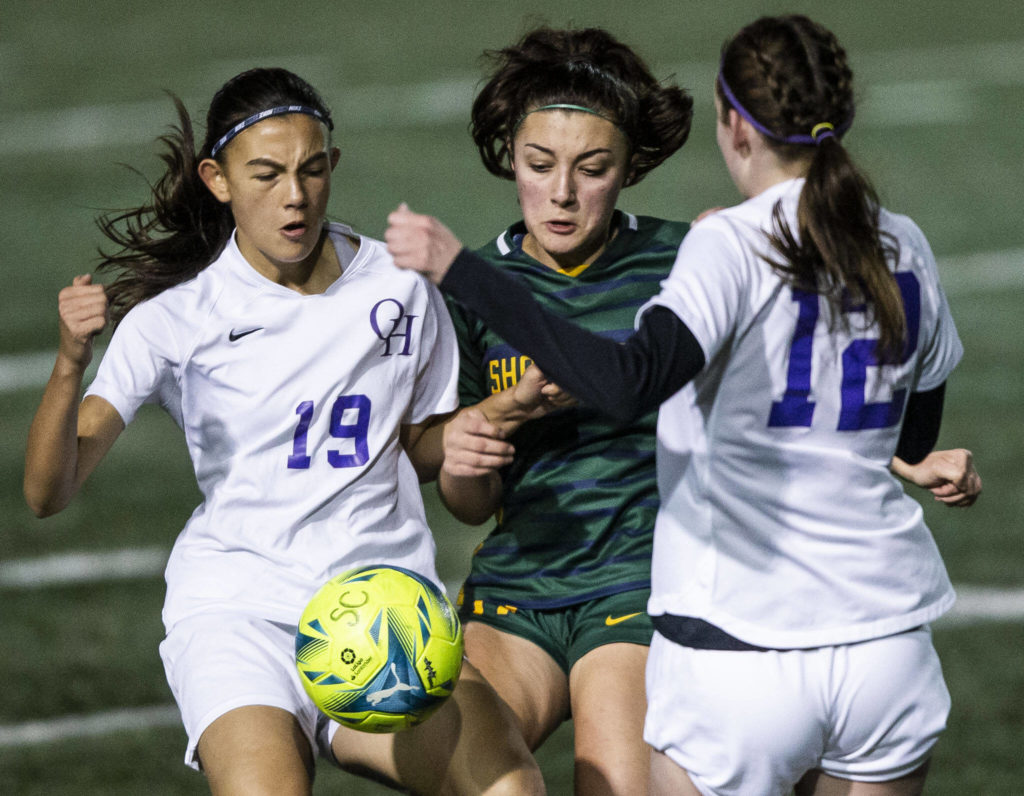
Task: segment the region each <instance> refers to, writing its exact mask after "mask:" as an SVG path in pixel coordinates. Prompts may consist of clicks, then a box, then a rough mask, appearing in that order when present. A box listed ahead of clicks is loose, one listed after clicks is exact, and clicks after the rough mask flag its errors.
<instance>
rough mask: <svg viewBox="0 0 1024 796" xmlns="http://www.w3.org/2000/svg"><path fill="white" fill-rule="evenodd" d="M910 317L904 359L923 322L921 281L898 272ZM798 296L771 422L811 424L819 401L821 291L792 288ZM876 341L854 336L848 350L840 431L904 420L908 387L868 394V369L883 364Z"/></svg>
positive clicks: (862, 308)
mask: <svg viewBox="0 0 1024 796" xmlns="http://www.w3.org/2000/svg"><path fill="white" fill-rule="evenodd" d="M895 276H896V283H897V284H898V285H899V288H900V293H901V294H902V295H903V308H904V312H905V314H906V319H907V341H906V343H905V345H904V348H903V357H902V359H901V360H900V362H901V363H902V362H906V361H907V360H908V359H909V358H910V356H911V354H913V353H914V351H916V350H917V341H918V333H919V326H920V321H921V285H920V283H919V282H918V281H917V277H916V276H914V274H912V273H910V272H901V273H898V274H896V275H895ZM792 294H793V301H795V302H796V303H797V304H798V305H799V311H798V314H797V321H796V330H795V331H794V333H793V342H792V343H791V344H790V347H789V370H788V371H787V374H786V392H785V393H784V394H783V396H782V400H781V401H775V402H773V403H772V409H771V414H770V415H769V416H768V425H769V426H770V427H775V428H781V427H793V426H810V425H811V419H812V418H813V416H814V407H815V403H814V401H812V400H811V399H810V396H811V365H812V356H811V351H812V344H813V342H814V327H815V326H816V325H817V323H818V312H819V308H818V299H819V296H818V294H817V293H810V292H808V291H804V290H797V289H795V288H794V289H793V291H792ZM865 309H866V307H865V306H864V305H859V306H856V307H850V308H848V309H847V310H846V311H847V312H864V311H865ZM875 344H876V341H875V340H873V339H871V338H860V339H857V340H852V341H851V342H850V344H849V345H847V346H846V348H845V349H844V350H843V357H842V366H843V380H842V387H841V389H842V396H841V405H840V410H839V423H838V425H837V429H838V430H839V431H859V430H860V429H865V428H888V427H889V426H894V425H896V424H897V423H898V422H899V421H900V417H901V416H902V415H903V405H904V402H905V400H906V397H907V391H906V389H900V390H896V391H894V392H893V394H892V400H891V401H884V402H879V403H868V402H867V401H865V399H864V387H865V384H866V382H867V369H868V368H869V367H876V366H878V364H879V363H878V359H877V358H876V357H875Z"/></svg>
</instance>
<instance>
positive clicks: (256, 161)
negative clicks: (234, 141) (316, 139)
mask: <svg viewBox="0 0 1024 796" xmlns="http://www.w3.org/2000/svg"><path fill="white" fill-rule="evenodd" d="M326 159H327V153H326V152H317V153H316V154H315V155H313V156H311V157H308V158H306V159H305V160H304V161H302V163H300V164H299V168H300V169H301V168H304V167H306V166H308V165H310V164H311V163H313V162H314V161H317V160H326ZM245 165H246V166H266V167H268V168H271V169H283V168H285V165H284V164H283V163H279V162H278V161H276V160H274V159H273V158H253V159H252V160H248V161H246V163H245Z"/></svg>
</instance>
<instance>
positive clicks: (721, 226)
mask: <svg viewBox="0 0 1024 796" xmlns="http://www.w3.org/2000/svg"><path fill="white" fill-rule="evenodd" d="M745 260H746V258H745V256H744V253H743V251H742V249H741V247H740V246H739V244H738V242H737V241H736V237H735V235H734V234H732V233H731V231H730V228H729V226H728V223H727V222H726V221H724V220H723V219H720V218H716V217H711V218H708V219H705V220H704V221H703V222H702V223H700V224H697V225H695V226H694V227H693V228H692V229H691V230H690V232H689V234H687V236H686V237H685V238H683V242H682V244H681V245H680V247H679V251H678V253H677V254H676V261H675V264H674V265H673V266H672V270H671V272H670V273H669V275H668V277H667V278H666V279H665V281H664V282H662V283H661V292H659V293H658V295H656V296H655V297H654V298H652V299H651V300H650V301H648V302H647V303H646V304H645V305H644V306H642V307H641V308H640V311H639V312H638V313H637V323H638V325H639V319H640V317H641V316H642V315H643V314H644V313H645V312H647V311H648V310H649V309H651V308H652V307H655V306H662V307H665V308H667V309H669V310H671V311H672V312H673V313H675V315H676V316H677V317H678V318H679V320H681V321H682V322H683V323H684V324H685V326H686V327H687V328H688V329H689V330H690V332H691V334H692V335H693V336H694V337H695V338H696V340H697V342H698V343H699V344H700V347H701V349H702V350H703V352H704V359H705V361H706V362H710V361H711V360H712V359H713V358H714V356H715V355H716V354H717V353H718V352H719V351H720V350H721V349H722V346H723V344H724V343H725V342H726V341H727V340H728V339H729V338H730V336H731V335H732V332H733V330H734V329H735V327H736V324H737V322H738V319H739V314H740V312H741V310H742V307H743V304H744V301H745V294H746V292H747V290H748V287H747V286H746V285H747V284H748V279H749V277H744V275H743V268H744V263H745Z"/></svg>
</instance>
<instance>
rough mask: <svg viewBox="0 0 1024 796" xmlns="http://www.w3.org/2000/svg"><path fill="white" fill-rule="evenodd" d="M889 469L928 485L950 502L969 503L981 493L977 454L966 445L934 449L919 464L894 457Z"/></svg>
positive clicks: (903, 476)
mask: <svg viewBox="0 0 1024 796" xmlns="http://www.w3.org/2000/svg"><path fill="white" fill-rule="evenodd" d="M890 469H891V470H892V471H893V472H894V473H895V474H896V475H898V476H899V477H900V478H902V479H904V480H905V481H909V482H910V483H912V484H915V485H917V486H919V487H921V488H922V489H928V490H930V491H931V493H932V494H933V495H935V499H936V500H938V501H939V502H941V503H945V504H946V505H947V506H957V507H967V506H970V505H972V504H973V503H974V501H976V500H977V499H978V495H980V494H981V476H980V475H978V471H977V470H976V469H975V467H974V456H973V455H972V454H971V452H970V451H969V450H966V449H964V448H954V449H953V450H942V451H932V452H931V453H929V454H928V455H927V456H925V457H924V459H922V460H921V461H920V462H918V463H917V464H908V463H907V462H905V461H903V459H901V458H899V457H898V456H897V457H894V458H893V460H892V463H891V464H890Z"/></svg>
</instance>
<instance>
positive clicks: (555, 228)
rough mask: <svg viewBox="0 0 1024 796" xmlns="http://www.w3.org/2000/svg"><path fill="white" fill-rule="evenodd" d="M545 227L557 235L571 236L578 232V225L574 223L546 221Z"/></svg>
mask: <svg viewBox="0 0 1024 796" xmlns="http://www.w3.org/2000/svg"><path fill="white" fill-rule="evenodd" d="M544 226H546V227H547V228H548V229H549V230H550V231H551V232H554V233H555V234H556V235H571V234H572V233H573V232H575V231H576V224H574V223H573V222H572V221H546V222H545V223H544Z"/></svg>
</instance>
